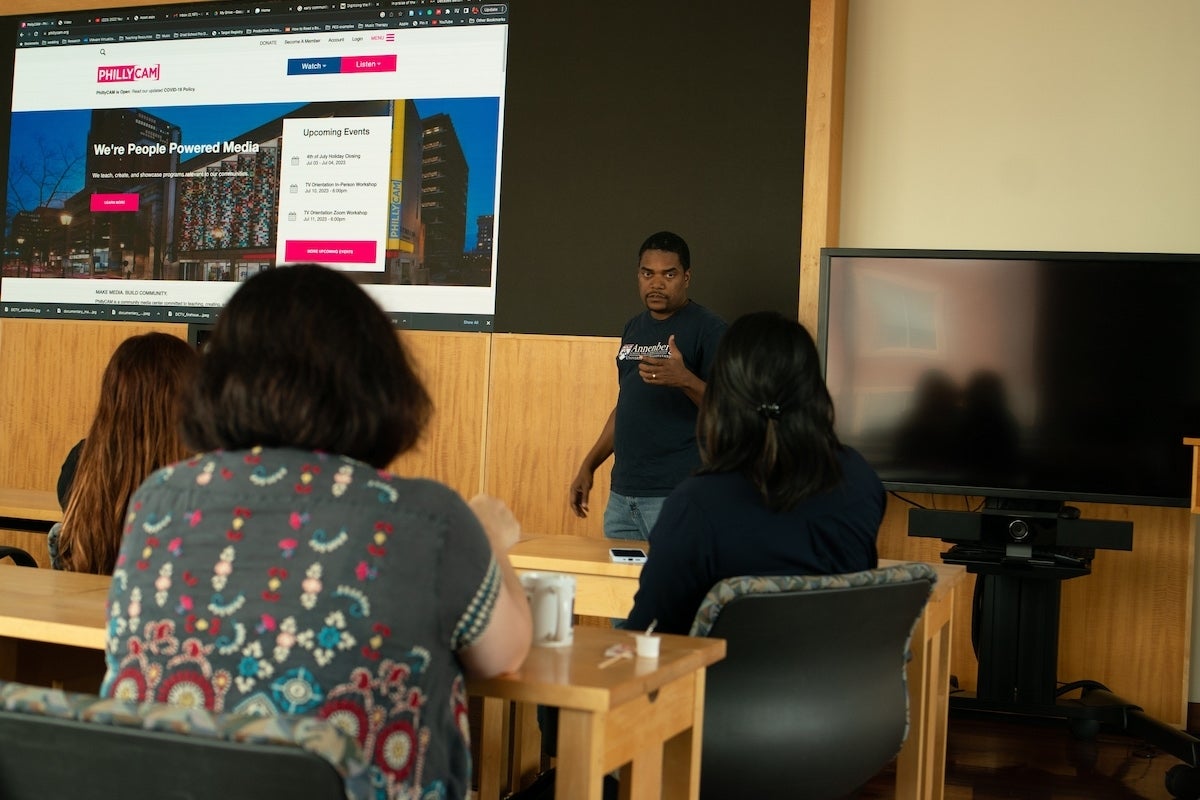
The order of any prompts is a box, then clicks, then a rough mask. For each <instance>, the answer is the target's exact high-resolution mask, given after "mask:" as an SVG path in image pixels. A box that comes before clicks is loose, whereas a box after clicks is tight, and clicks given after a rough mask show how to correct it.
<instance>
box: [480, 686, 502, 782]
mask: <svg viewBox="0 0 1200 800" xmlns="http://www.w3.org/2000/svg"><path fill="white" fill-rule="evenodd" d="M507 724H508V701H507V700H501V699H500V698H497V697H484V698H483V709H482V716H481V718H480V725H479V797H480V800H500V785H501V781H503V779H504V771H505V766H506V765H507V763H508V752H507V751H508V748H507V747H506V746H505V739H506V738H507V737H506V736H505V728H506V727H507Z"/></svg>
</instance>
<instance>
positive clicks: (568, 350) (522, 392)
mask: <svg viewBox="0 0 1200 800" xmlns="http://www.w3.org/2000/svg"><path fill="white" fill-rule="evenodd" d="M619 344H620V342H619V340H618V339H616V338H611V337H588V336H538V335H523V334H495V335H494V336H493V343H492V350H493V357H492V388H491V398H490V402H489V408H490V414H489V421H488V435H487V446H486V449H485V451H484V452H485V459H486V463H487V474H486V476H485V485H486V491H488V492H489V493H490V494H494V495H496V496H497V497H500V498H502V499H504V500H505V501H506V502H508V503H509V505H510V506H511V507H512V509H513V512H514V513H515V514H516V515H517V518H518V519H519V520H521V526H522V528H523V529H524V530H525V531H527V532H530V533H546V534H559V533H566V534H574V535H577V536H594V537H597V538H599V537H602V536H603V515H604V505H605V503H606V502H607V500H608V489H609V474H610V472H611V469H612V459H609V460H608V462H606V463H605V464H604V466H602V467H601V468H600V469H598V470H596V477H595V484H594V486H593V487H592V494H591V513H589V514H588V518H587V519H586V520H581V519H579V518H577V517H576V516H575V515H574V514H573V513H572V512H571V510H570V508H569V507H568V491H567V490H568V487H569V486H570V484H571V480H572V478H573V477H574V476H575V472H576V470H578V469H579V464H580V462H581V461H582V460H583V456H584V454H585V453H587V451H588V449H589V448H590V447H591V446H592V444H593V443H594V442H595V441H596V437H597V436H599V435H600V430H601V429H602V428H603V426H604V422H605V420H607V419H608V415H609V413H610V412H611V411H612V409H613V406H614V405H615V404H616V402H617V370H616V366H615V362H614V360H613V359H614V358H615V356H616V353H617V347H618V345H619Z"/></svg>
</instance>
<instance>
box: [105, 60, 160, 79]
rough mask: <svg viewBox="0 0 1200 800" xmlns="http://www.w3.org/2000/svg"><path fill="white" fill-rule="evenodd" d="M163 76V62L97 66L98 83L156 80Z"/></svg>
mask: <svg viewBox="0 0 1200 800" xmlns="http://www.w3.org/2000/svg"><path fill="white" fill-rule="evenodd" d="M161 77H162V65H161V64H145V65H140V66H139V65H136V64H125V65H122V66H117V67H97V68H96V83H128V82H130V81H156V80H159V79H160V78H161Z"/></svg>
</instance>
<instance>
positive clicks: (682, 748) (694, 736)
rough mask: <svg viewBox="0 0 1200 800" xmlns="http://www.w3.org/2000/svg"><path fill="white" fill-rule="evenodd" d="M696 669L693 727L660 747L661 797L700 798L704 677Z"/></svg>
mask: <svg viewBox="0 0 1200 800" xmlns="http://www.w3.org/2000/svg"><path fill="white" fill-rule="evenodd" d="M706 674H707V673H706V672H705V670H703V669H700V670H697V671H696V674H695V680H694V682H693V690H692V691H693V695H692V727H691V728H689V729H687V730H684V731H680V732H679V733H677V734H675V735H674V736H672V737H671V738H670V739H668V740H667V742H666V745H665V746H664V747H663V789H662V796H663V798H664V800H698V799H699V797H700V751H701V748H702V746H703V744H704V680H705V676H706Z"/></svg>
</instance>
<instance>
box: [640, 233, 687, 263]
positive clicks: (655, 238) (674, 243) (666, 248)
mask: <svg viewBox="0 0 1200 800" xmlns="http://www.w3.org/2000/svg"><path fill="white" fill-rule="evenodd" d="M647 250H661V251H663V252H664V253H674V254H675V255H677V256H679V265H680V266H681V267H683V271H684V272H687V271H688V270H689V269H691V268H692V253H691V251H690V250H688V246H687V242H685V241H684V240H683V237H682V236H680V235H679V234H677V233H671V232H670V231H659V232H658V233H652V234H650V236H649V238H647V239H646V241H644V242H642V247H641V249H640V250H638V259H639V260H641V257H642V254H643V253H645V252H646V251H647Z"/></svg>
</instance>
